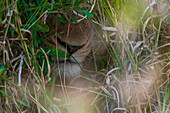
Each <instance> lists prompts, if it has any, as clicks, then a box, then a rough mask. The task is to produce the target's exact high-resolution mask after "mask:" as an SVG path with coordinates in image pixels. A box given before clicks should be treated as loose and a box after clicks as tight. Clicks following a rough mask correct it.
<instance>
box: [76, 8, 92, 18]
mask: <svg viewBox="0 0 170 113" xmlns="http://www.w3.org/2000/svg"><path fill="white" fill-rule="evenodd" d="M77 11H78V12H80V13H83V14H85V15H86V16H88V17H90V18H92V17H93V15H92V14H91V13H89V12H87V11H83V10H77Z"/></svg>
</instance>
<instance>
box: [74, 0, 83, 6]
mask: <svg viewBox="0 0 170 113" xmlns="http://www.w3.org/2000/svg"><path fill="white" fill-rule="evenodd" d="M81 3H83V0H74V5H80V4H81Z"/></svg>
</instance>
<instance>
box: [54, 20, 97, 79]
mask: <svg viewBox="0 0 170 113" xmlns="http://www.w3.org/2000/svg"><path fill="white" fill-rule="evenodd" d="M60 26H61V27H60V28H58V30H57V31H58V33H61V34H60V35H58V36H57V37H55V38H53V42H55V46H56V47H57V48H58V49H61V50H63V51H65V52H68V53H69V58H61V59H59V63H58V64H59V65H58V64H56V65H57V66H56V69H55V72H56V73H57V75H59V74H61V75H62V76H63V75H65V76H67V77H72V76H76V75H79V74H81V66H82V62H83V61H85V59H86V57H87V56H88V55H89V54H90V52H91V48H92V40H93V37H94V33H93V29H92V28H91V27H90V24H89V22H88V20H83V21H82V22H80V23H77V24H73V23H70V24H65V25H60Z"/></svg>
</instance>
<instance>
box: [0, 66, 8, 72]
mask: <svg viewBox="0 0 170 113" xmlns="http://www.w3.org/2000/svg"><path fill="white" fill-rule="evenodd" d="M6 69H7V64H5V65H2V66H0V75H2V73H3V72H4V71H5V70H6Z"/></svg>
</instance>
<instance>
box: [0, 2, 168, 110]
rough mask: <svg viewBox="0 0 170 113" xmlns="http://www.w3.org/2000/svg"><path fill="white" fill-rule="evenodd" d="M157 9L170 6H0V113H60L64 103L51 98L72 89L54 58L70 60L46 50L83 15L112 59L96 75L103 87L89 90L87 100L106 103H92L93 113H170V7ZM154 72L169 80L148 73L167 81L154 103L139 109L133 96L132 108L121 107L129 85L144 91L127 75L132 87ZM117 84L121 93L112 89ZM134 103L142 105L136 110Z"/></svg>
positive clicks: (56, 3) (56, 52)
mask: <svg viewBox="0 0 170 113" xmlns="http://www.w3.org/2000/svg"><path fill="white" fill-rule="evenodd" d="M159 2H160V3H159ZM157 4H163V5H166V6H168V5H169V2H168V1H167V2H163V1H162V0H160V1H159V0H158V1H157V2H150V3H149V4H144V3H143V2H142V0H129V1H127V0H114V1H112V0H51V1H49V0H36V1H35V0H25V1H24V0H0V7H1V9H0V34H1V35H0V86H1V87H0V96H1V98H0V103H1V104H0V111H2V112H7V113H11V112H12V113H13V112H16V113H20V112H26V113H27V112H28V113H37V112H38V113H41V112H47V113H48V112H50V113H51V112H52V111H53V112H56V113H60V112H62V109H60V108H61V106H60V105H59V104H58V103H62V102H61V101H62V99H61V98H55V99H54V98H53V93H55V94H57V95H63V94H58V92H59V91H58V90H59V89H56V87H62V88H65V87H68V88H70V89H74V88H72V87H69V86H65V85H64V86H62V84H61V85H56V84H55V82H56V81H55V75H54V74H53V72H52V65H53V63H54V62H56V57H57V55H58V57H64V58H65V57H68V55H69V54H68V53H66V52H64V51H62V50H60V49H56V48H55V47H51V46H46V45H45V44H44V42H46V41H48V40H50V39H51V38H52V37H54V36H57V35H59V34H60V33H62V32H58V33H56V32H55V31H56V27H60V26H61V25H62V24H64V23H71V22H74V23H78V22H79V21H80V20H81V19H77V18H75V17H74V16H73V15H74V14H76V12H77V13H78V14H81V15H79V16H83V17H81V18H87V19H88V20H89V21H90V22H91V23H92V25H93V26H94V28H95V31H96V35H97V36H98V37H101V39H102V40H103V42H104V44H105V45H107V47H108V50H109V53H110V54H109V55H110V56H109V58H110V59H111V60H108V59H106V58H108V57H105V56H104V57H103V58H101V60H102V61H103V59H105V60H106V63H105V62H103V64H102V66H100V67H99V69H100V70H99V72H100V73H102V74H101V75H99V76H102V77H103V75H104V78H102V81H104V84H102V86H100V87H97V88H96V89H95V90H93V91H92V90H87V93H89V92H90V93H91V92H92V93H94V94H98V95H100V96H101V97H98V96H97V97H95V98H99V99H98V100H102V101H100V102H98V103H101V104H100V105H98V106H95V108H96V112H99V113H100V112H101V113H104V112H108V113H110V112H111V113H114V112H115V113H117V112H119V111H127V112H130V113H133V112H145V113H152V112H158V113H168V111H170V101H169V100H170V97H169V95H170V87H169V86H170V84H169V83H170V82H169V78H168V76H169V74H170V68H169V67H170V65H169V63H170V40H169V39H170V38H169V36H170V35H169V28H170V27H169V25H170V18H169V10H170V7H163V8H164V10H163V11H162V12H159V11H161V10H159V9H158V11H157V10H155V9H154V6H155V5H157ZM163 5H161V6H163ZM158 7H159V6H158ZM158 7H156V9H157V8H158ZM56 21H57V24H56ZM99 26H100V28H99ZM157 65H159V66H157ZM152 66H153V67H155V70H158V71H159V70H161V72H162V73H163V75H164V77H163V78H162V76H161V78H160V76H159V75H158V76H157V74H160V73H159V72H157V71H155V72H152V71H149V74H146V76H149V75H154V76H153V78H154V80H157V79H158V80H160V81H163V82H161V84H159V86H155V87H154V88H155V89H157V90H156V91H154V92H156V94H155V95H156V96H155V97H154V98H153V99H152V98H151V99H150V100H147V105H146V106H144V107H141V103H140V102H139V101H138V102H136V101H137V100H138V99H139V98H140V97H139V96H136V100H135V101H134V103H128V102H127V103H126V102H125V101H123V103H124V104H122V105H121V104H120V98H123V99H124V100H128V99H126V98H124V97H122V95H124V93H127V92H124V89H128V88H127V87H125V86H128V85H130V86H129V87H132V89H130V90H129V91H134V92H138V90H136V89H137V88H138V89H139V90H141V89H142V88H141V89H140V87H138V85H136V86H132V85H131V84H126V83H125V82H124V81H125V80H127V78H129V76H130V77H132V78H131V79H128V80H129V81H132V82H136V84H137V81H138V80H137V79H136V78H137V77H139V78H140V76H143V73H145V69H144V68H149V69H151V68H152ZM142 67H143V68H142ZM101 68H102V69H101ZM103 68H104V69H103ZM101 70H102V71H101ZM103 70H105V71H104V72H103ZM162 73H161V74H162ZM85 78H86V77H85ZM86 79H88V80H91V81H94V82H98V81H95V80H92V79H91V78H86ZM162 79H163V80H162ZM147 80H148V79H147ZM149 80H150V79H149ZM115 81H116V83H115ZM129 81H128V82H129ZM141 81H142V83H144V87H145V86H146V85H148V84H147V83H146V84H145V81H144V80H141ZM141 81H140V82H141ZM126 82H127V81H126ZM140 82H139V83H140ZM124 83H125V85H123V87H122V86H121V85H122V84H124ZM47 84H48V86H47ZM49 84H50V85H49ZM117 84H119V85H120V87H121V88H122V90H118V89H117V88H116V87H115V86H116V85H117ZM133 85H134V84H133ZM49 87H50V88H51V90H50V91H49V90H48V88H49ZM154 88H153V89H154ZM99 89H100V90H99ZM84 90H86V89H84ZM142 90H144V89H142ZM139 93H140V91H139ZM136 95H137V94H136ZM64 96H65V95H64ZM125 96H127V95H125ZM149 96H150V95H149ZM119 97H120V98H119ZM128 97H130V96H128ZM65 98H68V97H67V96H66V97H65ZM65 100H66V99H65ZM139 100H140V99H139ZM94 101H95V99H94ZM131 102H133V100H132V101H131ZM54 103H57V104H54ZM66 104H67V101H66ZM134 104H135V105H134ZM136 104H137V105H139V106H137V107H134V106H136ZM49 106H50V108H49ZM66 106H67V105H66ZM103 106H104V107H103ZM66 109H67V108H66ZM68 109H69V108H68ZM68 112H69V110H68ZM62 113H63V112H62Z"/></svg>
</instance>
